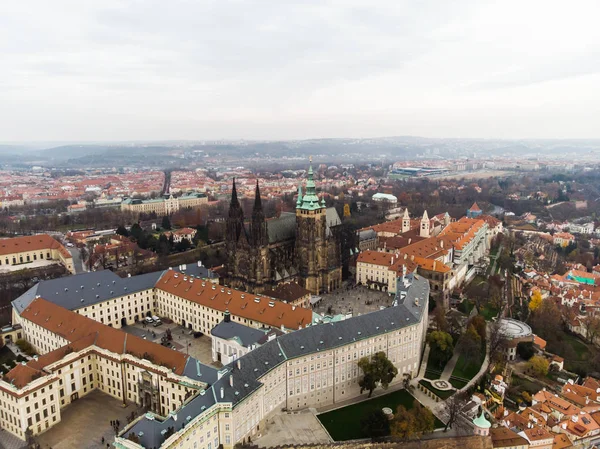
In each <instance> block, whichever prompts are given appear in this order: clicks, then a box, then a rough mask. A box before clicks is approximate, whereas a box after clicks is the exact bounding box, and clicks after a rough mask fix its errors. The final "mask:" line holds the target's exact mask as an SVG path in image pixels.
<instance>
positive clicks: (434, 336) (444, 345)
mask: <svg viewBox="0 0 600 449" xmlns="http://www.w3.org/2000/svg"><path fill="white" fill-rule="evenodd" d="M427 342H428V343H429V346H430V347H431V350H432V351H435V352H436V353H438V354H440V355H441V357H440V358H439V359H440V360H439V361H440V367H439V368H441V366H442V365H445V364H446V362H447V361H448V360H450V358H451V357H452V353H453V352H454V343H453V341H452V336H451V335H450V334H449V333H447V332H443V331H433V332H431V333H430V334H429V335H428V336H427Z"/></svg>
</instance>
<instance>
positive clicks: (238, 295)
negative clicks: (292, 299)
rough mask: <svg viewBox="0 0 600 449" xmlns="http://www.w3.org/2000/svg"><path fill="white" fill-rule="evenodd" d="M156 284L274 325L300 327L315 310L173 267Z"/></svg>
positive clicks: (187, 297)
mask: <svg viewBox="0 0 600 449" xmlns="http://www.w3.org/2000/svg"><path fill="white" fill-rule="evenodd" d="M155 287H156V288H157V289H159V290H163V291H165V292H167V293H170V294H172V295H176V296H179V297H180V298H184V299H187V300H188V301H192V302H195V303H197V304H201V305H203V306H205V307H210V308H211V309H215V310H219V311H221V312H225V310H229V312H230V313H231V314H232V315H236V316H239V317H242V318H246V319H249V320H253V321H256V322H259V323H263V324H266V325H268V326H273V327H281V326H282V325H283V326H285V327H286V328H287V329H299V328H302V327H306V326H308V325H310V324H311V323H312V311H311V310H310V309H304V308H302V307H296V306H293V305H291V304H286V303H284V302H280V301H272V300H270V299H269V298H268V297H264V296H260V295H253V294H250V293H246V292H242V291H239V290H235V289H233V288H227V287H222V286H220V285H215V284H211V283H210V282H204V281H201V280H200V279H194V278H187V277H186V276H185V275H182V274H180V273H177V272H175V271H173V270H169V271H167V273H165V274H164V275H163V276H162V277H161V278H160V280H159V281H158V282H157V283H156V285H155Z"/></svg>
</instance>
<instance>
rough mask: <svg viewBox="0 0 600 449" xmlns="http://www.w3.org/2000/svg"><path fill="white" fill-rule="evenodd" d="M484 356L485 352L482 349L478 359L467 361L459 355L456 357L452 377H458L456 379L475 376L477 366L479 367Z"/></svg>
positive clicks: (477, 369)
mask: <svg viewBox="0 0 600 449" xmlns="http://www.w3.org/2000/svg"><path fill="white" fill-rule="evenodd" d="M484 358H485V353H484V352H483V351H482V352H481V354H480V358H479V360H477V361H476V362H472V363H468V362H467V360H466V359H465V358H464V357H463V356H462V355H461V356H460V357H459V358H458V362H456V366H455V367H454V371H452V377H455V378H458V379H456V380H462V379H469V380H471V379H473V377H475V375H476V374H477V373H478V372H479V368H481V364H482V363H483V360H484Z"/></svg>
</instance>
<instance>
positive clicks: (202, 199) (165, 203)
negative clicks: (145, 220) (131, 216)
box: [121, 193, 208, 216]
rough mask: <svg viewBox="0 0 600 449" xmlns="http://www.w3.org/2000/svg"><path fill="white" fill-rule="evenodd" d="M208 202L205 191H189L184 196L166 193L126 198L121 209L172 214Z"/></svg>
mask: <svg viewBox="0 0 600 449" xmlns="http://www.w3.org/2000/svg"><path fill="white" fill-rule="evenodd" d="M205 204H208V197H207V196H206V195H205V194H204V193H187V194H185V195H182V196H173V195H164V196H163V197H161V198H155V199H149V200H141V199H137V198H126V199H124V200H123V201H122V202H121V210H123V211H130V212H134V213H138V214H139V213H146V214H150V213H153V212H154V213H155V214H156V215H159V216H161V215H171V214H173V213H175V212H178V211H179V210H180V209H186V208H188V207H191V208H194V207H201V206H203V205H205Z"/></svg>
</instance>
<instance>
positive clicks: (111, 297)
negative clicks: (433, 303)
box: [0, 270, 429, 449]
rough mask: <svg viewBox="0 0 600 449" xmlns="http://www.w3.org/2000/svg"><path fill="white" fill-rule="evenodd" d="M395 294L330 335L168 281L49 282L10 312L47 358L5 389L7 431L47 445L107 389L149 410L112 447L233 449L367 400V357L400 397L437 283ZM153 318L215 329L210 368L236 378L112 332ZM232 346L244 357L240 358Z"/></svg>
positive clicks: (168, 276) (245, 300) (334, 326)
mask: <svg viewBox="0 0 600 449" xmlns="http://www.w3.org/2000/svg"><path fill="white" fill-rule="evenodd" d="M397 283H398V285H397V289H396V291H397V294H396V301H395V305H394V306H393V307H389V308H386V309H383V310H379V311H376V312H373V313H368V314H364V315H360V316H357V317H354V318H348V319H346V320H341V321H331V322H323V321H322V320H319V319H313V318H312V315H313V314H312V312H311V311H310V310H308V309H303V308H301V307H296V306H293V305H291V304H286V303H283V302H279V301H274V300H270V298H268V297H264V296H260V295H255V294H249V293H246V292H242V291H238V290H234V289H229V288H224V287H222V286H218V285H216V284H213V283H211V282H208V281H206V280H204V279H198V278H194V277H190V276H186V275H184V274H182V273H177V272H176V271H174V270H167V271H165V272H159V273H150V274H148V275H143V276H135V277H131V278H125V279H121V280H120V281H119V278H117V277H116V276H115V275H114V274H112V273H110V274H109V272H94V273H86V274H82V275H76V276H71V277H68V278H61V279H54V280H51V281H42V282H40V283H39V284H38V285H37V286H36V287H34V288H33V289H31V290H30V291H28V292H27V293H25V294H24V295H23V296H21V297H20V298H18V299H17V300H15V301H14V302H13V323H14V325H15V326H17V325H18V326H21V329H22V333H23V338H24V339H25V340H27V341H28V342H29V343H30V344H31V345H32V346H33V348H34V349H35V350H36V351H37V352H38V354H40V355H39V356H35V357H34V358H33V359H31V360H29V361H25V362H22V363H20V364H19V365H17V366H16V367H15V368H13V369H12V370H11V371H9V372H8V373H7V374H6V375H5V376H4V377H3V378H2V379H1V380H0V410H2V411H1V413H0V427H2V428H3V429H5V430H6V431H8V432H10V433H12V434H13V435H16V436H17V437H19V438H21V439H23V440H25V439H26V432H27V430H28V429H30V430H31V432H32V433H33V434H34V435H36V434H39V433H42V432H44V431H45V430H47V429H49V428H50V427H52V426H54V425H56V424H58V423H59V422H60V420H61V410H62V409H63V408H64V407H67V406H68V405H69V404H70V403H71V402H73V401H74V400H76V399H78V398H80V397H82V396H85V395H86V394H89V392H91V391H93V390H94V389H99V390H101V391H103V392H105V393H107V394H109V395H111V396H113V397H114V398H116V399H118V400H121V401H122V402H123V403H124V404H127V403H136V404H138V405H141V406H143V407H145V408H146V409H147V410H148V412H147V413H146V414H144V415H143V416H141V417H139V418H138V419H136V420H135V421H133V422H132V423H131V424H130V425H128V426H127V427H126V428H125V429H123V431H122V432H121V433H120V434H119V435H118V436H117V438H116V442H115V446H116V447H119V448H122V449H127V448H128V449H141V448H144V449H153V448H158V447H161V448H184V449H194V448H197V447H206V448H211V449H213V448H214V449H217V448H218V447H219V446H222V447H223V448H224V449H230V448H232V447H233V446H234V445H235V444H237V443H240V442H244V441H248V440H249V439H250V438H253V437H255V436H256V434H257V433H258V432H260V428H261V426H264V422H265V420H266V419H267V418H268V417H269V416H271V414H273V413H275V412H277V411H278V410H280V409H281V408H286V409H289V410H298V409H303V408H307V407H321V406H325V405H331V404H335V403H338V402H343V401H346V400H348V399H352V398H355V397H358V396H360V394H361V392H360V387H359V385H358V381H359V379H360V377H361V372H360V369H359V368H358V365H357V363H358V360H359V359H360V358H361V357H364V356H370V355H373V354H374V353H376V352H380V351H383V352H385V353H386V355H387V357H388V358H389V359H390V360H391V361H392V363H393V364H394V365H395V366H396V368H397V369H398V376H397V377H396V378H395V379H394V381H393V384H398V383H401V382H402V380H403V378H404V376H408V375H411V376H414V375H415V374H416V373H417V372H418V369H419V365H420V362H421V353H422V349H423V344H424V341H425V333H426V330H427V322H428V318H427V313H428V312H427V311H428V301H429V283H428V281H427V280H426V279H424V278H423V277H421V276H419V275H417V274H408V273H406V274H405V273H402V275H401V276H400V277H398V278H397ZM153 314H158V315H160V316H164V317H169V318H171V319H173V320H174V321H176V322H177V323H180V324H184V325H186V327H189V328H191V329H201V330H203V331H204V332H206V333H207V334H209V335H210V333H209V332H207V331H206V329H209V330H212V329H214V330H215V335H214V336H211V338H217V340H216V343H217V346H216V347H215V348H214V350H215V351H216V352H215V355H216V356H217V357H218V356H219V354H221V355H222V360H223V361H225V362H227V363H228V364H227V365H225V366H224V367H223V368H222V369H220V370H217V369H215V368H212V367H210V366H207V365H204V364H202V363H200V361H198V360H196V359H195V358H193V357H191V356H188V355H185V354H183V353H182V352H179V351H176V350H173V349H170V348H166V347H164V346H161V345H159V344H157V343H153V342H151V341H147V340H144V339H141V338H139V337H136V336H134V335H131V334H127V333H125V332H123V331H122V330H120V329H118V327H120V326H121V325H122V324H125V323H128V322H131V321H135V320H139V319H140V318H141V317H143V316H148V315H153ZM243 326H246V327H247V328H248V329H249V330H248V331H247V332H246V331H245V330H244V329H243ZM230 328H231V329H230ZM252 328H254V330H253V329H252ZM258 330H260V333H259V332H258ZM235 339H239V341H240V343H241V344H240V345H238V346H236V351H237V352H236V353H232V352H231V348H232V346H231V344H232V342H233V340H235ZM219 343H220V344H221V346H219ZM225 343H227V344H225ZM132 434H133V438H132Z"/></svg>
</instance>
